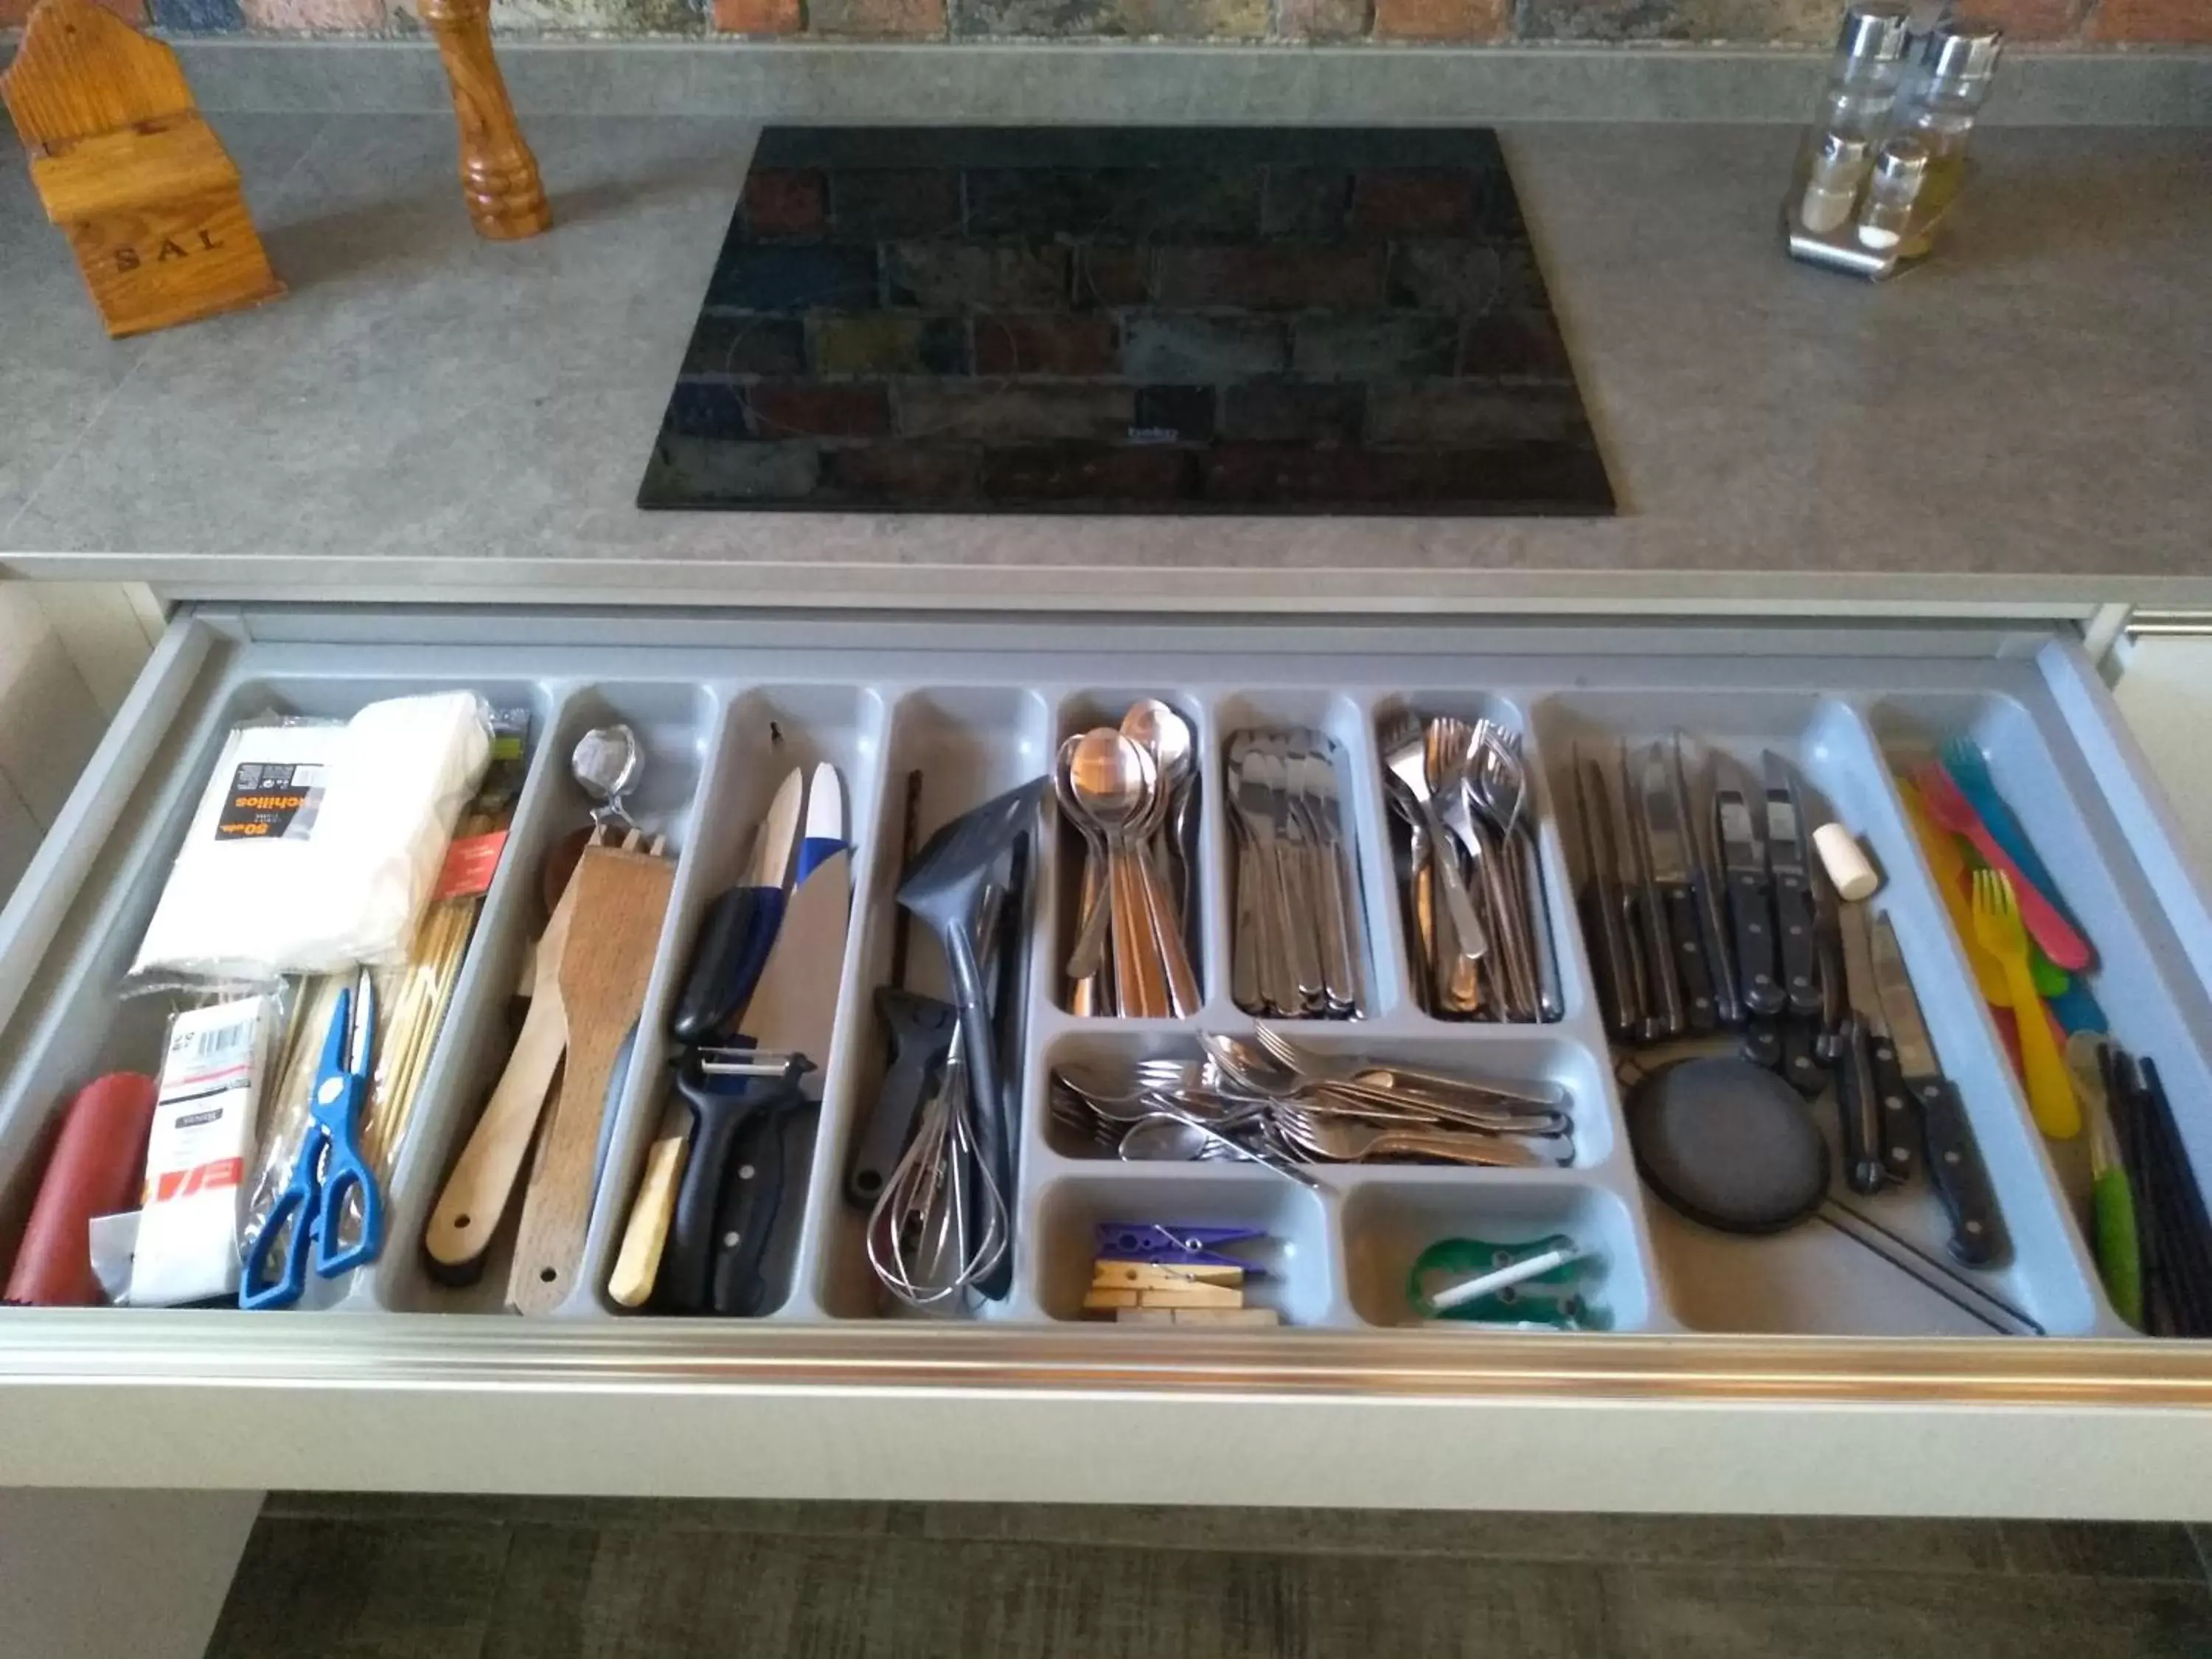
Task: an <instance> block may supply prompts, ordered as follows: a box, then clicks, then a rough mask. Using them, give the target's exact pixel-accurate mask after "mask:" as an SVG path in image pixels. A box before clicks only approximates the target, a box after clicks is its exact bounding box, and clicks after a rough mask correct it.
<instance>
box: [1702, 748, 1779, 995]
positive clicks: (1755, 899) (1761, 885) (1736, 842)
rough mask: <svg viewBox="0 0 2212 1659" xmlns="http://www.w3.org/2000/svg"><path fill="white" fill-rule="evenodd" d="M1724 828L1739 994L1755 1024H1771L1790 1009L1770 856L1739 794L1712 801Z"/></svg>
mask: <svg viewBox="0 0 2212 1659" xmlns="http://www.w3.org/2000/svg"><path fill="white" fill-rule="evenodd" d="M1713 816H1714V818H1715V819H1716V820H1717V823H1718V824H1719V827H1720V836H1721V863H1722V866H1723V868H1724V869H1725V871H1726V872H1727V878H1728V911H1729V933H1730V936H1731V938H1732V939H1733V940H1734V943H1735V971H1736V994H1737V995H1738V997H1740V998H1741V1000H1742V1002H1743V1006H1744V1008H1745V1010H1746V1011H1747V1012H1749V1013H1750V1014H1751V1015H1753V1017H1754V1018H1771V1017H1772V1016H1773V1015H1776V1014H1778V1013H1780V1012H1782V1011H1783V1009H1784V1007H1786V1006H1788V1005H1789V999H1788V998H1787V997H1786V996H1785V995H1784V994H1783V990H1782V979H1781V975H1780V973H1779V972H1778V969H1777V968H1776V965H1775V957H1774V905H1773V902H1772V899H1771V896H1770V895H1769V893H1768V891H1767V880H1766V850H1765V848H1763V847H1761V846H1760V845H1759V820H1758V818H1757V817H1755V816H1754V815H1753V812H1752V810H1751V805H1750V803H1749V802H1747V800H1745V799H1744V797H1743V793H1742V792H1741V790H1736V789H1722V790H1717V791H1716V792H1715V793H1714V795H1713Z"/></svg>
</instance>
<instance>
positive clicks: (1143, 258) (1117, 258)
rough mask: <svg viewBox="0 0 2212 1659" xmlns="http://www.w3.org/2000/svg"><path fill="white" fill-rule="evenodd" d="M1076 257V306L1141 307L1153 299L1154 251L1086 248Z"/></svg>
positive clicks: (1131, 248)
mask: <svg viewBox="0 0 2212 1659" xmlns="http://www.w3.org/2000/svg"><path fill="white" fill-rule="evenodd" d="M1076 257H1077V258H1078V259H1079V261H1080V263H1079V264H1077V266H1076V268H1075V303H1076V304H1078V305H1079V306H1140V305H1142V304H1144V303H1145V301H1146V300H1148V299H1150V298H1151V297H1152V250H1151V249H1149V248H1138V247H1085V248H1079V249H1077V250H1076Z"/></svg>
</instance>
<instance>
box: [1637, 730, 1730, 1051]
mask: <svg viewBox="0 0 2212 1659" xmlns="http://www.w3.org/2000/svg"><path fill="white" fill-rule="evenodd" d="M1642 773H1643V777H1642V782H1643V786H1644V787H1643V789H1642V791H1641V793H1642V795H1643V804H1644V847H1645V848H1646V850H1647V851H1648V852H1649V854H1650V860H1651V884H1652V886H1653V887H1654V888H1656V889H1657V890H1658V894H1659V903H1660V908H1662V909H1663V910H1664V911H1665V912H1666V920H1667V929H1666V932H1667V944H1668V949H1669V950H1670V951H1672V953H1673V956H1674V962H1673V967H1674V982H1675V985H1676V987H1677V989H1678V992H1679V994H1680V999H1681V1011H1682V1012H1681V1022H1682V1025H1683V1027H1684V1028H1686V1030H1691V1031H1694V1032H1697V1033H1699V1034H1701V1035H1702V1034H1704V1033H1705V1032H1709V1031H1712V1030H1717V1028H1718V1026H1719V1024H1720V1021H1719V1018H1718V1014H1717V1010H1716V1008H1715V1006H1714V1003H1713V971H1712V963H1711V958H1710V957H1708V956H1707V955H1706V953H1705V923H1704V921H1703V919H1702V918H1701V917H1700V916H1699V914H1698V896H1697V890H1696V889H1695V888H1694V887H1693V886H1692V883H1691V867H1690V852H1689V847H1688V844H1687V836H1686V833H1685V832H1686V829H1687V825H1686V824H1685V823H1684V822H1683V818H1682V800H1681V796H1680V793H1679V792H1678V791H1677V789H1676V787H1675V776H1674V765H1673V763H1672V762H1671V760H1670V759H1669V757H1668V752H1667V750H1666V747H1665V745H1663V744H1656V743H1655V744H1652V745H1651V746H1650V748H1649V749H1647V750H1644V764H1643V767H1642Z"/></svg>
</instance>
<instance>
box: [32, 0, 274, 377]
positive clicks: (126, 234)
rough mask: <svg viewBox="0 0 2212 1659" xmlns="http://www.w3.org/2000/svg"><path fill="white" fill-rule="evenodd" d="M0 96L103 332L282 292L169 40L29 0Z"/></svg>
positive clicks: (158, 323) (104, 16)
mask: <svg viewBox="0 0 2212 1659" xmlns="http://www.w3.org/2000/svg"><path fill="white" fill-rule="evenodd" d="M0 98H4V99H5V100H6V102H7V105H8V112H9V114H10V115H11V116H13V117H14V118H15V131H16V132H17V133H18V134H20V135H21V137H22V140H23V143H24V144H25V145H26V146H27V148H28V149H30V151H31V183H32V185H33V187H35V188H36V190H37V191H38V192H39V199H40V203H41V204H44V206H45V208H46V217H47V218H49V219H51V220H52V222H54V223H56V224H58V225H60V226H62V227H63V228H64V229H66V230H67V232H68V233H69V239H70V246H71V247H72V248H73V249H75V251H76V262H77V268H78V269H79V270H82V272H83V273H84V281H85V286H86V287H87V288H88V289H91V290H92V298H93V302H94V304H95V305H97V306H98V307H100V317H101V319H102V320H103V321H104V322H105V323H106V325H107V331H108V333H109V334H110V335H111V336H115V337H120V336H123V335H126V334H142V333H144V332H145V331H148V330H149V329H156V328H168V327H171V326H173V325H176V324H178V323H189V322H194V321H197V319H200V318H202V317H211V316H213V315H215V314H216V313H218V312H223V311H234V310H236V309H238V308H239V307H241V306H250V305H258V304H259V303H260V302H261V301H264V300H273V299H276V297H277V296H278V295H282V294H283V292H284V285H283V283H280V282H278V281H277V280H276V273H275V272H273V271H272V270H270V268H269V256H268V255H267V254H266V253H264V252H263V251H262V247H261V239H260V238H259V237H258V236H257V235H256V234H254V230H253V221H252V219H251V218H250V217H249V216H247V214H246V198H245V197H244V196H243V195H242V194H240V191H239V184H238V169H237V168H236V167H234V166H233V165H232V164H231V160H230V157H229V155H227V154H226V153H225V152H224V150H223V148H222V143H221V142H220V141H219V140H218V139H217V138H216V136H215V134H214V132H213V131H210V128H209V126H208V125H207V123H206V122H205V121H204V120H203V119H202V118H201V117H200V113H199V110H198V108H197V106H196V105H195V104H194V103H193V101H192V92H191V88H190V87H188V86H187V85H185V76H184V71H183V70H181V69H180V68H179V67H178V64H177V55H176V53H175V52H172V51H170V50H169V48H168V47H167V46H163V45H162V44H161V42H160V41H158V40H148V39H147V38H146V37H145V36H144V35H143V34H141V33H138V31H137V30H136V29H134V28H132V27H131V26H130V25H129V24H128V23H125V22H124V21H121V20H120V19H119V18H117V17H115V16H113V15H111V14H110V13H108V12H106V11H103V10H101V9H100V8H99V7H98V6H95V5H92V4H90V3H88V0H40V3H39V8H38V9H37V10H36V11H34V12H33V13H32V14H31V22H30V27H29V28H28V29H27V31H26V32H25V33H24V36H23V47H22V50H21V52H18V53H17V54H16V57H15V64H14V66H13V67H12V68H11V69H9V71H8V73H7V74H6V75H5V76H0Z"/></svg>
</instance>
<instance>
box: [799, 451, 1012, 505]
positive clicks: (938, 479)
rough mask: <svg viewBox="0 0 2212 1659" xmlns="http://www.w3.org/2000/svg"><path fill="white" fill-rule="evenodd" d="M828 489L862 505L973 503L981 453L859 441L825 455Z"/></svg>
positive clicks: (826, 485) (825, 483) (825, 474)
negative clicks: (854, 445)
mask: <svg viewBox="0 0 2212 1659" xmlns="http://www.w3.org/2000/svg"><path fill="white" fill-rule="evenodd" d="M822 469H823V494H825V495H836V496H839V497H841V498H843V497H849V498H852V499H854V501H858V502H860V503H861V504H864V505H865V504H888V503H895V502H902V501H972V500H973V499H974V498H975V473H976V452H975V450H972V449H961V448H957V447H945V448H938V447H933V446H930V445H927V444H910V443H900V444H887V445H883V446H875V445H860V446H858V447H853V448H849V449H832V450H829V451H826V452H825V453H823V457H822Z"/></svg>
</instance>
